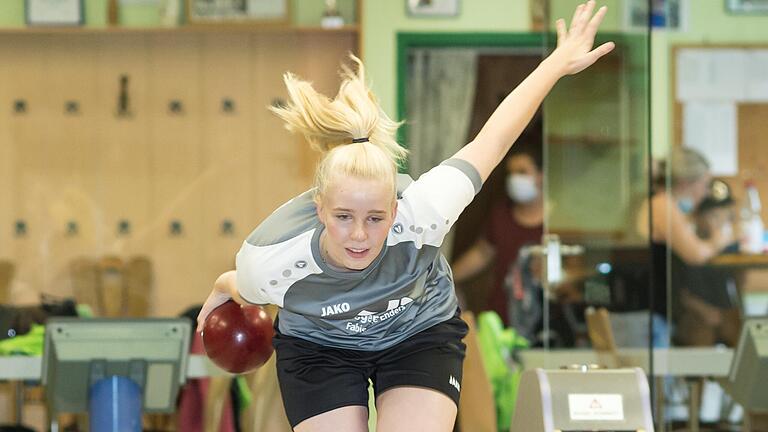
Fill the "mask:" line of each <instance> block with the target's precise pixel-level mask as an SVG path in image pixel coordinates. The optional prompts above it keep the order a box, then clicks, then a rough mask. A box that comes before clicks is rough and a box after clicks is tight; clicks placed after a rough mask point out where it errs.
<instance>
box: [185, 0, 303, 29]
mask: <svg viewBox="0 0 768 432" xmlns="http://www.w3.org/2000/svg"><path fill="white" fill-rule="evenodd" d="M289 16H290V10H289V1H288V0H187V18H188V21H189V22H190V23H192V24H199V23H233V22H235V23H236V22H241V23H271V24H287V23H288V22H289Z"/></svg>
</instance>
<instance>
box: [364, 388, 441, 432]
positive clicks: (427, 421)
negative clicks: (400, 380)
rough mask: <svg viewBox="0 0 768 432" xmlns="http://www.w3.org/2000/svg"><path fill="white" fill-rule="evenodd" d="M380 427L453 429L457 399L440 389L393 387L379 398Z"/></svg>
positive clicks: (425, 431) (382, 430)
mask: <svg viewBox="0 0 768 432" xmlns="http://www.w3.org/2000/svg"><path fill="white" fill-rule="evenodd" d="M376 415H377V421H376V431H377V432H394V431H404V430H414V431H419V432H451V431H452V430H453V424H454V422H455V421H456V403H455V402H454V401H453V400H452V399H451V398H450V397H448V396H447V395H445V394H444V393H442V392H439V391H437V390H432V389H429V388H424V387H408V386H404V387H393V388H391V389H389V390H387V391H385V392H382V393H381V394H380V395H379V396H378V397H377V398H376Z"/></svg>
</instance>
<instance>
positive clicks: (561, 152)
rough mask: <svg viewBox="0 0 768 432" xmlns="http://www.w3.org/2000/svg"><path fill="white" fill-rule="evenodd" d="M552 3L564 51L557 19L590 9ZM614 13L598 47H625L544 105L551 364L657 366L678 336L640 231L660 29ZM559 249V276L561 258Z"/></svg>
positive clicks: (620, 6) (545, 280) (614, 9)
mask: <svg viewBox="0 0 768 432" xmlns="http://www.w3.org/2000/svg"><path fill="white" fill-rule="evenodd" d="M548 3H549V18H548V20H547V22H548V23H549V25H548V33H547V45H548V47H549V49H554V47H555V45H556V37H555V36H556V34H555V26H554V22H555V19H557V18H565V19H566V20H567V21H570V19H571V16H572V15H573V9H574V7H575V6H576V5H577V4H578V2H575V1H573V2H571V1H554V0H553V1H550V2H548ZM640 3H646V2H640ZM608 6H609V12H608V14H607V15H606V18H605V20H604V22H603V25H602V26H601V29H600V32H599V33H598V38H597V40H596V42H595V46H597V45H599V44H601V43H603V42H606V41H609V40H612V41H614V42H615V43H616V49H615V50H614V51H613V52H612V53H611V54H609V55H607V56H605V57H603V58H602V59H600V60H599V61H598V62H597V63H596V64H594V65H592V66H591V67H590V68H588V69H586V70H585V71H583V72H581V73H579V74H577V75H574V76H569V77H565V78H564V79H562V80H560V82H558V84H557V85H556V86H555V88H554V89H553V91H552V93H551V94H550V95H549V96H548V97H547V99H546V101H545V103H544V105H543V108H542V116H543V123H544V142H543V149H544V151H543V153H544V196H545V197H546V211H545V222H544V233H545V234H544V235H545V239H546V240H547V241H548V242H549V243H550V245H551V246H549V247H547V256H546V260H545V262H546V265H545V266H544V267H545V268H546V272H545V274H544V275H543V276H542V285H543V286H544V292H545V297H546V298H547V299H548V301H545V302H543V305H544V317H543V325H542V333H541V337H540V339H541V345H542V346H544V347H545V348H548V349H550V350H552V352H551V354H550V355H549V357H550V360H549V366H551V367H558V366H561V365H563V364H567V363H573V362H574V360H571V359H576V360H575V361H576V362H581V360H580V359H585V360H584V361H588V360H589V359H592V361H594V360H597V362H598V363H599V364H602V365H605V366H609V367H616V366H641V367H643V368H645V369H646V370H647V371H650V369H651V368H652V365H650V361H649V360H650V356H649V354H650V346H651V345H652V344H656V345H663V344H664V343H665V340H666V336H665V334H664V333H663V328H664V327H663V319H661V317H659V318H658V319H656V318H654V321H653V325H652V323H651V316H652V315H651V313H650V311H651V310H652V309H653V305H654V304H655V301H656V300H655V299H654V298H653V297H654V295H653V294H654V291H652V290H649V286H651V276H650V275H651V274H652V267H653V261H652V259H651V250H650V247H649V242H648V240H647V238H646V237H644V236H642V235H641V232H639V230H638V227H639V225H640V224H642V222H641V219H642V218H641V216H640V215H641V213H642V212H643V208H644V203H646V202H647V199H648V169H647V167H648V153H649V148H650V147H649V134H648V131H649V75H650V63H649V62H650V60H649V49H648V42H649V36H650V33H649V31H648V29H647V28H646V26H645V25H644V21H642V20H640V21H638V22H637V23H636V24H632V23H631V21H629V22H628V21H625V18H624V16H625V15H624V14H625V13H627V10H626V9H625V8H627V7H631V5H630V4H629V2H627V3H626V4H625V3H624V2H618V1H615V2H609V3H608ZM645 208H647V204H646V206H645ZM645 211H647V210H645ZM646 220H647V219H646ZM646 223H647V222H646ZM558 243H559V245H560V246H559V251H560V254H561V255H562V257H561V271H559V272H558V271H556V270H557V269H558V268H559V267H560V263H558V259H557V258H555V257H552V256H551V255H552V254H554V253H555V252H556V250H557V247H556V245H557V244H558ZM567 246H571V247H567ZM543 261H544V260H543ZM553 270H555V271H553ZM560 349H565V350H568V351H566V352H563V353H559V352H558V351H556V350H560ZM573 350H578V352H579V353H581V354H576V351H573ZM593 350H594V351H593ZM616 350H618V354H617V351H616ZM595 351H596V352H597V353H598V355H597V357H595V355H594V352H595ZM582 354H583V356H582Z"/></svg>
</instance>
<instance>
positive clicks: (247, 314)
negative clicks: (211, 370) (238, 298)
mask: <svg viewBox="0 0 768 432" xmlns="http://www.w3.org/2000/svg"><path fill="white" fill-rule="evenodd" d="M273 335H274V328H273V327H272V319H271V318H270V317H269V315H268V314H267V312H266V311H265V310H264V309H263V308H261V307H260V306H256V305H248V306H240V305H239V304H237V303H236V302H234V301H232V300H230V301H228V302H226V303H224V304H222V305H221V306H219V307H217V308H216V309H214V310H213V311H212V312H211V314H210V315H208V318H206V319H205V323H204V324H203V346H205V352H206V354H208V357H209V358H210V359H211V360H213V362H214V363H216V365H218V366H219V367H220V368H222V369H224V370H226V371H228V372H232V373H244V372H248V371H251V370H253V369H256V368H257V367H259V366H261V365H263V364H264V363H266V361H267V360H269V357H270V356H271V355H272V350H273V349H272V336H273Z"/></svg>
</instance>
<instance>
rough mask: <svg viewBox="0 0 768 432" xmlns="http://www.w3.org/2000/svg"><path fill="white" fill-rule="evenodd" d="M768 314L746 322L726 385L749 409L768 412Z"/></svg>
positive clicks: (734, 396) (750, 410) (747, 409)
mask: <svg viewBox="0 0 768 432" xmlns="http://www.w3.org/2000/svg"><path fill="white" fill-rule="evenodd" d="M766 383H768V318H760V319H751V320H748V321H747V322H745V323H744V326H743V327H742V329H741V338H740V339H739V345H738V346H737V347H736V353H735V354H734V356H733V361H732V362H731V371H730V373H729V374H728V381H727V382H726V383H725V388H726V390H728V392H729V393H730V394H731V396H732V397H733V399H734V400H736V402H738V403H740V404H741V405H742V406H743V407H744V409H745V410H746V411H747V412H756V413H762V412H768V391H767V390H766V388H765V386H766Z"/></svg>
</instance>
